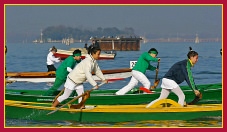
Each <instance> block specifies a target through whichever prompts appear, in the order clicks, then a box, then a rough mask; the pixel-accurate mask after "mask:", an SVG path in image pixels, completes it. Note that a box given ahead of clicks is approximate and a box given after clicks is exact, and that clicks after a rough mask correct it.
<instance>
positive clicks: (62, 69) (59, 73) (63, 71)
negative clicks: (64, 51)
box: [56, 55, 81, 80]
mask: <svg viewBox="0 0 227 132" xmlns="http://www.w3.org/2000/svg"><path fill="white" fill-rule="evenodd" d="M80 61H81V60H80ZM80 61H76V60H74V58H73V56H72V55H70V56H69V57H67V58H66V59H65V60H64V61H63V62H62V63H61V65H60V66H59V67H58V68H57V70H56V77H58V78H61V79H62V80H66V77H67V75H68V74H69V72H68V71H67V67H70V68H71V69H73V68H74V67H75V66H76V64H78V63H79V62H80Z"/></svg>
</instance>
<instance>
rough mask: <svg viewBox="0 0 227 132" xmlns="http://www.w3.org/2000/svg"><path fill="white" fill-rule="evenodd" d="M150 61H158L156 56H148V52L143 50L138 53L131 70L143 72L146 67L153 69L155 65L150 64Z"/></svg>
mask: <svg viewBox="0 0 227 132" xmlns="http://www.w3.org/2000/svg"><path fill="white" fill-rule="evenodd" d="M150 61H154V62H158V58H154V57H152V56H150V54H149V53H148V52H144V53H142V55H140V57H139V59H138V60H137V62H136V65H135V66H134V67H133V68H132V70H136V71H140V72H142V73H145V72H146V70H147V69H148V70H152V71H154V70H155V69H156V67H154V66H152V65H150Z"/></svg>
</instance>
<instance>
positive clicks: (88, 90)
mask: <svg viewBox="0 0 227 132" xmlns="http://www.w3.org/2000/svg"><path fill="white" fill-rule="evenodd" d="M103 84H105V82H103V83H101V84H99V85H98V86H99V87H100V86H102V85H103ZM95 89H96V87H93V88H92V89H90V90H88V91H86V92H85V93H83V94H82V95H80V96H77V97H75V98H74V99H72V100H70V101H69V102H68V103H66V104H64V105H62V106H61V107H59V108H57V109H56V110H54V111H51V112H49V113H47V115H50V114H53V113H54V112H56V111H58V110H59V109H61V108H62V107H64V106H66V105H68V104H70V103H72V102H74V101H76V100H77V99H79V98H80V97H82V96H85V95H86V94H88V93H90V92H91V91H93V90H95Z"/></svg>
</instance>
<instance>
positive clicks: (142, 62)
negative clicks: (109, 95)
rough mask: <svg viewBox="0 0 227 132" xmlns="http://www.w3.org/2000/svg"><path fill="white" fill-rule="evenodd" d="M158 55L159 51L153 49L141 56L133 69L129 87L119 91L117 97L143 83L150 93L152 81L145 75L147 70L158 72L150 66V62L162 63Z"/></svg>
mask: <svg viewBox="0 0 227 132" xmlns="http://www.w3.org/2000/svg"><path fill="white" fill-rule="evenodd" d="M157 55H158V51H157V50H156V49H155V48H151V49H150V50H149V51H148V52H144V53H142V54H141V55H140V57H139V59H138V60H137V62H136V65H135V66H134V67H133V68H132V77H131V80H130V82H129V83H128V85H126V86H125V87H123V88H121V89H120V90H119V91H117V92H116V93H115V94H116V95H124V94H126V93H127V92H128V91H130V90H131V89H132V88H134V87H135V86H136V85H137V84H138V82H141V83H142V84H143V87H144V88H145V89H146V91H149V89H150V85H151V83H150V81H149V80H148V78H147V77H146V75H145V73H146V70H151V71H154V70H158V69H157V68H156V67H154V66H152V65H150V61H154V62H158V61H160V58H156V57H157Z"/></svg>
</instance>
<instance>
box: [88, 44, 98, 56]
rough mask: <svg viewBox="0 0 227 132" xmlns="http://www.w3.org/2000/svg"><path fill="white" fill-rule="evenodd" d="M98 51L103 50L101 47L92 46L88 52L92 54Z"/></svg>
mask: <svg viewBox="0 0 227 132" xmlns="http://www.w3.org/2000/svg"><path fill="white" fill-rule="evenodd" d="M97 51H101V49H100V48H98V47H92V46H89V47H88V54H91V55H92V54H95V53H96V52H97Z"/></svg>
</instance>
